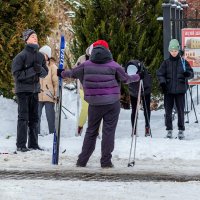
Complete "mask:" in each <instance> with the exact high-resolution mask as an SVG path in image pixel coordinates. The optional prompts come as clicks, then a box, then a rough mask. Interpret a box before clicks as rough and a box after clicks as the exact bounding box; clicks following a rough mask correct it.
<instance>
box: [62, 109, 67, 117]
mask: <svg viewBox="0 0 200 200" xmlns="http://www.w3.org/2000/svg"><path fill="white" fill-rule="evenodd" d="M62 113H63V114H64V115H65V119H67V115H66V113H65V112H64V110H63V109H62Z"/></svg>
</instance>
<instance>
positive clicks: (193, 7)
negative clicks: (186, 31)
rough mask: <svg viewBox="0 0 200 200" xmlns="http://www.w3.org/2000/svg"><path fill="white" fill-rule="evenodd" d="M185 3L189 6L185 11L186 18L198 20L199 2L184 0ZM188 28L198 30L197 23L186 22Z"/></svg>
mask: <svg viewBox="0 0 200 200" xmlns="http://www.w3.org/2000/svg"><path fill="white" fill-rule="evenodd" d="M186 3H187V4H188V5H189V7H188V8H187V9H185V16H186V18H192V19H197V18H198V19H200V0H186ZM187 27H188V28H200V21H199V22H187Z"/></svg>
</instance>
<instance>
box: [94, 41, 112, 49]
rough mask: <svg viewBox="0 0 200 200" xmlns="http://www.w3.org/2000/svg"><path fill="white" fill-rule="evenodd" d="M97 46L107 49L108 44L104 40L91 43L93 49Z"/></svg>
mask: <svg viewBox="0 0 200 200" xmlns="http://www.w3.org/2000/svg"><path fill="white" fill-rule="evenodd" d="M98 45H101V46H104V47H105V48H107V49H109V46H108V43H107V42H106V41H105V40H97V41H96V42H94V43H93V47H96V46H98Z"/></svg>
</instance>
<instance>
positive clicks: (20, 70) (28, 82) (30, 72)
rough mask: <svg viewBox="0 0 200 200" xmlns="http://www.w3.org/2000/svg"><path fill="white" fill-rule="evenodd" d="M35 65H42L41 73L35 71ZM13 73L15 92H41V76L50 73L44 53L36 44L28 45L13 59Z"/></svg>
mask: <svg viewBox="0 0 200 200" xmlns="http://www.w3.org/2000/svg"><path fill="white" fill-rule="evenodd" d="M35 65H39V66H41V73H39V74H38V73H36V72H35V70H34V68H33V67H34V66H35ZM12 74H13V76H14V80H15V93H20V92H31V93H38V92H40V83H39V78H44V77H45V76H46V75H47V74H48V68H47V66H46V61H45V57H44V55H43V54H42V53H40V52H38V48H36V47H35V46H33V45H30V44H28V45H26V47H25V48H24V49H23V50H22V51H21V52H20V53H19V54H18V55H17V56H15V58H14V59H13V62H12Z"/></svg>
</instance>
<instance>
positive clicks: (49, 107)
mask: <svg viewBox="0 0 200 200" xmlns="http://www.w3.org/2000/svg"><path fill="white" fill-rule="evenodd" d="M54 105H55V104H54V103H53V102H47V101H45V102H39V106H38V113H39V123H38V134H40V123H41V115H42V109H43V107H45V112H46V118H47V122H48V127H49V133H54V130H55V110H54Z"/></svg>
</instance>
